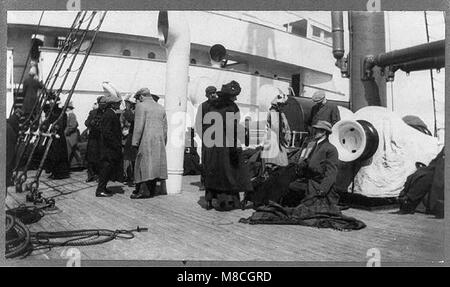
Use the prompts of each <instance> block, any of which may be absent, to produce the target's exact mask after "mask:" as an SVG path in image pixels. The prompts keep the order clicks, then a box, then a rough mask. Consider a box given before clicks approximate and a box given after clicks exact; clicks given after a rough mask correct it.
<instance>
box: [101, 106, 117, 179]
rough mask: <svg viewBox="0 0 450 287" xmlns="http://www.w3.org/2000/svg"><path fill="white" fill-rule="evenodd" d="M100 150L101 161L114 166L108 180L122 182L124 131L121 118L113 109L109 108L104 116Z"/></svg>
mask: <svg viewBox="0 0 450 287" xmlns="http://www.w3.org/2000/svg"><path fill="white" fill-rule="evenodd" d="M99 150H100V161H101V162H103V161H106V162H109V163H110V164H111V165H112V171H111V173H110V174H109V178H108V180H111V181H121V180H122V178H123V168H122V164H123V162H122V130H121V127H120V120H119V117H118V116H117V114H116V113H115V112H114V110H113V109H111V108H107V109H106V110H105V111H104V113H103V115H102V119H101V125H100V141H99Z"/></svg>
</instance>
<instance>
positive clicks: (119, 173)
mask: <svg viewBox="0 0 450 287" xmlns="http://www.w3.org/2000/svg"><path fill="white" fill-rule="evenodd" d="M158 99H159V97H158V96H156V95H153V94H151V93H150V90H149V89H148V88H143V89H140V90H139V91H137V92H136V93H135V94H134V96H128V97H127V98H126V99H125V103H126V104H125V105H126V108H125V110H123V111H121V110H120V106H121V103H122V99H121V98H120V97H118V96H116V95H109V96H101V97H99V98H97V103H98V104H97V106H94V109H93V110H92V111H90V113H89V116H88V119H87V120H86V122H85V125H86V127H87V128H88V144H87V153H86V159H87V162H88V179H87V181H94V180H98V186H97V189H96V196H97V197H110V196H112V195H113V194H114V193H113V192H112V191H111V190H109V189H108V188H107V184H108V182H109V181H120V182H124V181H125V182H127V183H128V184H129V185H130V186H132V185H135V186H136V189H135V190H134V191H133V193H132V195H131V198H132V199H142V198H150V197H153V196H154V195H155V189H156V183H157V181H159V180H165V179H167V160H166V149H165V145H166V143H167V119H166V113H165V110H164V108H163V107H162V106H161V105H160V104H158V103H157V102H158Z"/></svg>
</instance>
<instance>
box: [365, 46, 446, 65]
mask: <svg viewBox="0 0 450 287" xmlns="http://www.w3.org/2000/svg"><path fill="white" fill-rule="evenodd" d="M444 54H445V40H440V41H435V42H430V43H426V44H421V45H417V46H413V47H409V48H405V49H401V50H394V51H391V52H387V53H382V54H379V55H377V56H375V58H374V61H375V62H374V63H375V65H377V66H380V67H386V66H388V65H395V64H400V63H404V62H409V61H413V60H417V59H421V58H425V57H436V56H440V55H444Z"/></svg>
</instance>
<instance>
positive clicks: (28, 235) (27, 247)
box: [5, 214, 148, 258]
mask: <svg viewBox="0 0 450 287" xmlns="http://www.w3.org/2000/svg"><path fill="white" fill-rule="evenodd" d="M145 231H148V228H141V227H139V226H138V227H137V228H136V229H130V230H123V229H116V230H108V229H80V230H70V231H55V232H47V231H40V232H30V231H29V229H28V228H27V227H26V226H25V224H24V223H23V222H22V221H21V220H19V219H18V218H16V217H14V216H13V215H10V214H7V215H6V241H5V244H6V252H5V254H6V258H14V257H18V256H21V255H22V256H23V257H26V256H28V255H30V254H31V253H32V252H33V251H37V250H42V249H47V250H51V249H52V248H54V247H63V246H89V245H97V244H102V243H106V242H109V241H112V240H115V239H119V240H130V239H133V238H134V232H145Z"/></svg>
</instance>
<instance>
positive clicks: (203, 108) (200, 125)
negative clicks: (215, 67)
mask: <svg viewBox="0 0 450 287" xmlns="http://www.w3.org/2000/svg"><path fill="white" fill-rule="evenodd" d="M216 92H217V89H216V87H213V86H208V87H207V88H206V89H205V96H206V98H207V100H206V101H204V102H203V103H202V104H201V105H200V106H199V108H198V110H197V115H196V117H195V131H196V133H197V134H198V136H199V137H200V139H201V140H202V153H201V156H202V157H201V161H202V174H201V176H200V181H201V184H202V186H201V187H200V190H204V181H205V175H204V172H203V171H204V170H205V169H206V168H207V166H206V165H205V162H204V159H205V156H204V152H205V150H206V148H205V144H204V142H203V134H204V133H205V131H206V129H207V128H208V127H209V126H211V125H210V124H206V123H204V120H203V119H204V118H205V115H206V114H207V113H208V110H209V108H210V106H211V103H212V102H213V101H215V100H216V99H217V93H216Z"/></svg>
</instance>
